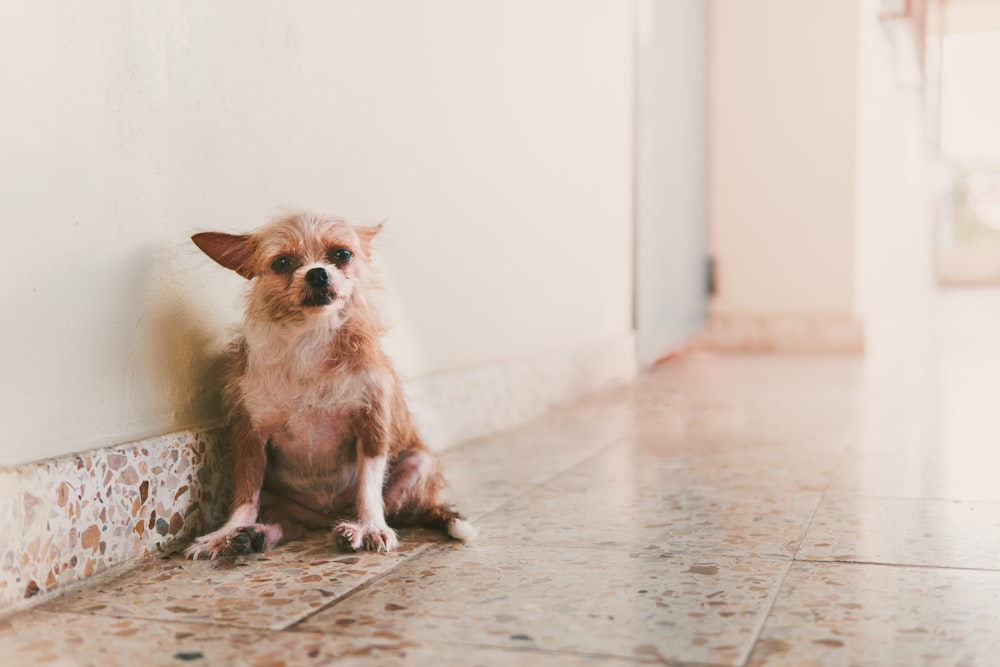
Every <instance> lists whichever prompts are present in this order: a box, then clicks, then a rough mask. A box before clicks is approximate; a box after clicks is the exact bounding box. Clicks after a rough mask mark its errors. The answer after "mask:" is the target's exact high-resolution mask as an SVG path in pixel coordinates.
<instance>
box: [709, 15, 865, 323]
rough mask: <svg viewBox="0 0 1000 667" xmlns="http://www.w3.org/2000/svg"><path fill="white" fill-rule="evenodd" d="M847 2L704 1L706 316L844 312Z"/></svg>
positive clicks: (851, 130) (852, 100)
mask: <svg viewBox="0 0 1000 667" xmlns="http://www.w3.org/2000/svg"><path fill="white" fill-rule="evenodd" d="M857 25H858V7H857V5H856V3H855V2H846V1H845V0H810V1H809V2H802V0H714V1H713V2H712V4H711V12H710V35H711V37H710V48H711V51H710V56H709V68H710V70H709V71H710V75H709V81H710V84H709V92H710V96H709V100H710V102H709V117H710V121H709V123H710V130H709V230H710V245H711V249H712V253H713V255H714V256H715V258H716V261H717V269H718V294H717V295H716V298H715V299H714V300H713V303H712V312H713V314H727V315H728V314H734V313H735V314H740V313H759V314H775V315H785V314H788V313H809V314H835V315H841V314H845V313H846V314H850V313H851V312H852V310H853V299H854V280H855V276H854V250H855V249H854V233H853V231H854V229H853V220H854V200H855V161H856V150H857V149H856V142H855V139H856V131H857V128H856V124H857V39H858V34H857V33H858V30H857Z"/></svg>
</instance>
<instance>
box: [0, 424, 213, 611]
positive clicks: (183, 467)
mask: <svg viewBox="0 0 1000 667" xmlns="http://www.w3.org/2000/svg"><path fill="white" fill-rule="evenodd" d="M228 468H229V466H228V462H227V459H226V455H225V448H223V447H221V446H220V439H219V433H218V430H205V431H183V432H179V433H172V434H170V435H165V436H160V437H156V438H150V439H148V440H142V441H138V442H133V443H129V444H125V445H119V446H116V447H110V448H107V449H100V450H96V451H91V452H84V453H81V454H74V455H72V456H65V457H60V458H57V459H50V460H47V461H41V462H38V463H30V464H25V465H22V466H18V467H15V468H6V469H2V470H0V610H3V609H9V608H15V607H18V606H22V605H24V604H27V603H29V601H31V600H32V599H33V598H36V596H37V597H44V594H46V593H51V592H53V591H55V590H57V589H61V588H65V587H67V586H70V585H72V584H75V583H77V582H80V581H82V580H84V579H86V578H88V577H91V576H93V575H96V574H99V573H101V572H104V571H106V570H108V569H109V568H111V567H114V566H118V565H122V564H124V563H127V562H129V561H131V560H133V559H136V558H138V557H140V556H143V555H146V554H149V553H152V552H155V551H157V550H160V549H164V548H167V547H169V546H170V545H173V544H174V543H176V542H178V541H181V540H187V539H190V538H191V537H192V536H193V535H194V534H196V533H197V532H198V531H201V530H202V529H204V527H205V526H207V525H211V524H214V523H217V522H218V521H220V520H221V518H222V512H224V510H225V507H226V505H227V504H228V501H227V500H226V498H227V496H228V494H229V491H230V489H229V484H228V475H227V474H226V471H227V470H228Z"/></svg>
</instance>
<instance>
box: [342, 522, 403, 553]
mask: <svg viewBox="0 0 1000 667" xmlns="http://www.w3.org/2000/svg"><path fill="white" fill-rule="evenodd" d="M333 536H334V537H335V538H336V539H337V543H338V544H340V546H341V548H342V549H345V550H347V551H361V550H362V549H364V550H365V551H378V552H382V553H387V552H389V551H392V550H393V549H395V548H396V547H397V546H398V545H399V540H398V539H397V538H396V531H394V530H393V529H392V528H390V527H389V526H386V525H385V524H382V525H381V526H379V525H375V524H366V523H360V522H353V521H344V522H343V523H341V524H339V525H337V527H336V528H334V529H333Z"/></svg>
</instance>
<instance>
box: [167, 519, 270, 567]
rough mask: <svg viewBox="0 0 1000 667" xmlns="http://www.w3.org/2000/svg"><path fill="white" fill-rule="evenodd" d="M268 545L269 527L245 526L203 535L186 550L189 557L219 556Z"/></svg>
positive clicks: (251, 551) (237, 553)
mask: <svg viewBox="0 0 1000 667" xmlns="http://www.w3.org/2000/svg"><path fill="white" fill-rule="evenodd" d="M266 546H267V529H266V527H265V526H260V525H254V526H243V527H242V528H235V529H233V530H217V531H215V532H214V533H209V534H208V535H202V536H201V537H199V538H198V539H196V540H195V541H194V542H193V543H192V544H191V546H189V547H188V548H187V549H185V550H184V555H185V556H187V557H188V558H194V559H198V558H211V559H213V560H214V559H216V558H218V557H219V556H237V555H245V554H249V553H253V552H254V551H264V549H265V548H266Z"/></svg>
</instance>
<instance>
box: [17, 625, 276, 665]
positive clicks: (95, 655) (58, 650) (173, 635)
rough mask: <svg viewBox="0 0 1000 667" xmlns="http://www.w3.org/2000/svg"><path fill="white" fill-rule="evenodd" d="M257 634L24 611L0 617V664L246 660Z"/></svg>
mask: <svg viewBox="0 0 1000 667" xmlns="http://www.w3.org/2000/svg"><path fill="white" fill-rule="evenodd" d="M259 636H260V635H259V633H256V632H253V631H250V630H247V629H240V628H232V627H224V626H216V625H209V624H204V623H198V624H195V623H158V622H154V621H145V620H138V619H134V618H108V617H102V616H90V615H85V614H50V613H45V612H28V613H23V614H20V615H17V616H13V617H8V618H5V619H0V663H2V664H4V665H12V666H14V665H17V666H20V665H59V666H65V667H70V666H72V667H134V666H135V665H149V666H151V667H155V666H158V665H183V664H196V665H197V664H201V665H238V664H246V662H245V660H244V658H245V655H246V653H245V651H246V646H247V645H250V644H252V643H253V642H255V641H257V639H258V638H259Z"/></svg>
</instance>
